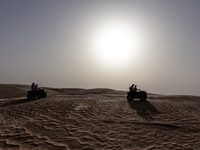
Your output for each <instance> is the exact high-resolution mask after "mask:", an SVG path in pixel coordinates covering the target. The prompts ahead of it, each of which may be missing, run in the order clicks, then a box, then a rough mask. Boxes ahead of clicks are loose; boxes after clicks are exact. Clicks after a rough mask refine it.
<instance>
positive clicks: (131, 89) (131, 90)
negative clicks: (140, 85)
mask: <svg viewBox="0 0 200 150" xmlns="http://www.w3.org/2000/svg"><path fill="white" fill-rule="evenodd" d="M133 87H134V84H132V85H131V86H130V87H129V90H130V92H133Z"/></svg>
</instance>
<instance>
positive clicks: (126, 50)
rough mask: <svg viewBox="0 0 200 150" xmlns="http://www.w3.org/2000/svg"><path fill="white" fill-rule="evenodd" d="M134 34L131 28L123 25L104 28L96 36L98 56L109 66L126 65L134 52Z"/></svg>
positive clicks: (95, 42)
mask: <svg viewBox="0 0 200 150" xmlns="http://www.w3.org/2000/svg"><path fill="white" fill-rule="evenodd" d="M132 33H133V32H132V30H131V28H130V27H129V26H127V25H124V24H122V23H121V24H120V23H118V24H114V23H113V24H109V25H106V26H104V27H102V28H101V29H100V30H99V31H98V33H97V34H96V36H95V41H94V48H95V51H96V54H97V55H98V57H99V58H100V59H101V60H102V61H103V62H105V63H107V64H108V63H109V64H124V63H125V62H127V60H128V59H130V57H131V53H132V52H133V50H134V37H133V35H132Z"/></svg>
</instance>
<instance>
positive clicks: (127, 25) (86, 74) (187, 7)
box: [0, 0, 200, 95]
mask: <svg viewBox="0 0 200 150" xmlns="http://www.w3.org/2000/svg"><path fill="white" fill-rule="evenodd" d="M199 8H200V1H199V0H135V1H134V0H123V1H122V0H121V1H119V0H99V1H97V0H0V83H6V84H10V83H17V84H31V83H32V82H36V83H38V84H39V86H48V87H60V88H61V87H66V88H111V89H116V90H128V88H129V86H130V85H131V84H132V83H134V84H137V85H138V88H141V89H144V90H147V92H151V93H158V94H184V95H188V94H189V95H200V68H199V66H200V60H199V58H200V9H199Z"/></svg>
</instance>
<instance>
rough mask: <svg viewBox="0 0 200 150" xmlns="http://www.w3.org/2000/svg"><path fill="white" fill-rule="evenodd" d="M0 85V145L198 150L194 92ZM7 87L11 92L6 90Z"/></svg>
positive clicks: (199, 119) (198, 102) (199, 114)
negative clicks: (36, 94)
mask: <svg viewBox="0 0 200 150" xmlns="http://www.w3.org/2000/svg"><path fill="white" fill-rule="evenodd" d="M29 89H30V86H26V85H2V84H1V85H0V92H1V94H0V118H1V120H0V149H24V150H29V149H42V150H43V149H58V150H62V149H148V150H151V149H199V147H200V142H199V141H200V109H199V108H200V97H197V96H166V95H156V94H148V99H147V101H146V102H141V101H139V100H135V101H131V102H128V101H127V100H126V92H123V91H115V90H110V89H90V90H85V89H53V88H48V89H46V91H47V94H48V96H47V97H46V98H43V99H31V100H28V99H27V98H26V97H25V96H26V91H27V90H29ZM10 91H12V92H10Z"/></svg>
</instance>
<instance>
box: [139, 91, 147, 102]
mask: <svg viewBox="0 0 200 150" xmlns="http://www.w3.org/2000/svg"><path fill="white" fill-rule="evenodd" d="M146 99H147V94H146V93H142V94H141V97H140V100H141V101H146Z"/></svg>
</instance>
